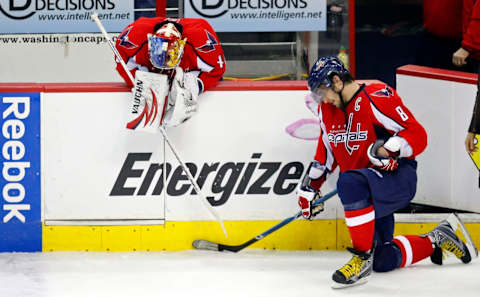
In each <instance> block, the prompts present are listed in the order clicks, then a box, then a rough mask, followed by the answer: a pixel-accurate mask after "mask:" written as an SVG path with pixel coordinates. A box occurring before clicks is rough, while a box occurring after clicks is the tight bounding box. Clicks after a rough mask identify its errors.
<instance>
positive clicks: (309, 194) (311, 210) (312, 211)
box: [297, 186, 324, 219]
mask: <svg viewBox="0 0 480 297" xmlns="http://www.w3.org/2000/svg"><path fill="white" fill-rule="evenodd" d="M297 194H298V205H299V206H300V208H301V209H302V215H303V217H304V218H306V219H311V218H312V217H314V216H316V215H317V214H319V213H321V212H322V211H323V209H324V208H323V202H322V203H318V204H317V205H315V206H314V203H315V201H317V200H318V199H320V198H321V197H322V196H320V193H318V192H317V191H315V189H313V188H312V187H310V186H303V187H301V188H300V190H298V192H297Z"/></svg>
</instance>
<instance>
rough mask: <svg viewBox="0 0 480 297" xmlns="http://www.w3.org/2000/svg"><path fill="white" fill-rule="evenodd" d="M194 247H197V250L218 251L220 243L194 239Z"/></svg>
mask: <svg viewBox="0 0 480 297" xmlns="http://www.w3.org/2000/svg"><path fill="white" fill-rule="evenodd" d="M192 245H193V247H194V248H196V249H197V250H209V251H216V252H218V251H219V249H218V243H215V242H211V241H208V240H203V239H199V240H194V241H193V243H192Z"/></svg>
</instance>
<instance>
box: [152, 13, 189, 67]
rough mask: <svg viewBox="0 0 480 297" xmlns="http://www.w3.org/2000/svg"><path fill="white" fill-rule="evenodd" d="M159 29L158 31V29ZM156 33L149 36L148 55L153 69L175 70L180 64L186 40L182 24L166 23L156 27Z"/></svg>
mask: <svg viewBox="0 0 480 297" xmlns="http://www.w3.org/2000/svg"><path fill="white" fill-rule="evenodd" d="M157 27H159V28H158V29H156V28H157ZM154 31H155V33H153V34H148V35H147V38H148V54H149V56H150V62H151V63H152V65H153V67H155V68H157V69H162V70H164V69H173V68H175V67H177V66H178V65H179V64H180V61H181V60H182V55H183V49H184V47H185V43H186V40H185V39H182V27H181V25H180V24H174V23H172V22H168V21H167V22H164V23H160V24H159V25H157V26H155V29H154Z"/></svg>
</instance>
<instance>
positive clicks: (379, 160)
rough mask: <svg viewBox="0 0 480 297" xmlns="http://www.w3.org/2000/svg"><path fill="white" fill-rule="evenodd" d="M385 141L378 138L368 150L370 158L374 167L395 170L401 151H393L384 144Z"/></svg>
mask: <svg viewBox="0 0 480 297" xmlns="http://www.w3.org/2000/svg"><path fill="white" fill-rule="evenodd" d="M384 143H385V141H384V140H382V139H377V140H376V141H375V142H374V143H372V144H371V145H370V146H369V147H368V150H367V155H368V158H369V159H370V162H371V163H372V164H373V168H376V169H380V170H384V171H394V170H396V169H397V167H398V155H399V152H398V151H396V152H392V151H390V150H388V149H387V148H386V147H385V146H384Z"/></svg>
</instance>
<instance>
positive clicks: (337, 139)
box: [328, 113, 368, 155]
mask: <svg viewBox="0 0 480 297" xmlns="http://www.w3.org/2000/svg"><path fill="white" fill-rule="evenodd" d="M352 122H353V113H350V115H349V116H348V124H347V131H345V132H341V133H336V134H335V133H328V142H333V144H334V145H335V146H337V144H338V143H342V142H343V143H345V149H346V150H347V152H348V154H349V155H352V153H353V151H354V150H358V149H359V148H360V145H358V144H355V145H350V142H352V141H365V140H367V136H368V131H361V130H360V123H357V131H351V130H352Z"/></svg>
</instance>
